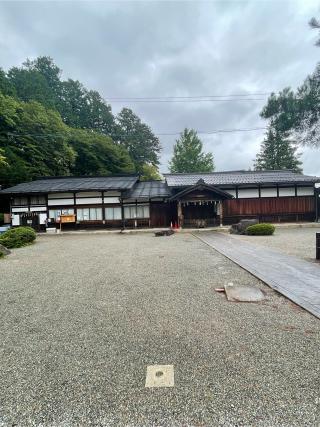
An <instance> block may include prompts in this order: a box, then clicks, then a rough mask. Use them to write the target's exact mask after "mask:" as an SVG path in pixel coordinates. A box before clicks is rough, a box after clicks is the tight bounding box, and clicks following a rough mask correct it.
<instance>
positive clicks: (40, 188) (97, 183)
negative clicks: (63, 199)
mask: <svg viewBox="0 0 320 427" xmlns="http://www.w3.org/2000/svg"><path fill="white" fill-rule="evenodd" d="M137 180H138V176H137V175H123V176H120V175H119V176H99V177H59V178H44V179H38V180H36V181H31V182H23V183H22V184H18V185H16V186H14V187H10V188H6V189H5V190H2V191H1V192H0V194H1V193H2V194H13V193H16V194H17V193H49V192H52V193H53V192H57V193H63V192H67V191H89V190H96V191H98V190H101V191H103V190H129V189H131V188H132V187H133V186H134V184H135V183H136V182H137Z"/></svg>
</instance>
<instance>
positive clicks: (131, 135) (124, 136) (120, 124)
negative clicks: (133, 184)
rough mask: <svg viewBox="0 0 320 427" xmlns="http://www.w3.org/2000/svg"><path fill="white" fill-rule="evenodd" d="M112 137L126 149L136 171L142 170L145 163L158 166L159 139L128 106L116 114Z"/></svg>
mask: <svg viewBox="0 0 320 427" xmlns="http://www.w3.org/2000/svg"><path fill="white" fill-rule="evenodd" d="M114 137H115V140H117V141H118V142H119V144H121V145H122V146H124V147H125V148H126V149H127V150H128V152H129V154H130V156H131V157H132V159H133V161H134V164H135V166H136V169H137V171H138V172H142V171H143V165H144V164H146V163H147V164H151V165H153V166H158V164H159V153H160V149H161V148H160V141H159V139H158V138H157V137H156V136H155V135H154V134H153V133H152V131H151V129H150V127H149V126H147V125H146V124H145V123H143V122H142V121H141V120H140V118H139V117H138V116H137V115H136V114H134V112H133V111H132V110H130V109H129V108H123V109H122V110H121V112H120V113H119V114H118V116H117V118H116V127H115V134H114Z"/></svg>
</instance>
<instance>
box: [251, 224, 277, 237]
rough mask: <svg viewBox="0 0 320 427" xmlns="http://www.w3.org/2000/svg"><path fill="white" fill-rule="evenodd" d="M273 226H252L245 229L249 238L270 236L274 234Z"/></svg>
mask: <svg viewBox="0 0 320 427" xmlns="http://www.w3.org/2000/svg"><path fill="white" fill-rule="evenodd" d="M274 230H275V226H274V225H272V224H264V223H261V224H254V225H250V226H249V227H248V228H247V229H246V234H249V236H271V235H272V234H273V233H274Z"/></svg>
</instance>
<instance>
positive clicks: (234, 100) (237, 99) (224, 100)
mask: <svg viewBox="0 0 320 427" xmlns="http://www.w3.org/2000/svg"><path fill="white" fill-rule="evenodd" d="M108 100H109V101H110V98H109V99H108ZM265 100H266V99H265V98H219V99H217V98H212V99H137V100H134V99H124V100H121V101H120V100H112V103H128V104H140V103H155V104H157V103H163V102H165V103H170V104H173V103H176V102H178V103H182V104H184V103H189V102H238V101H265Z"/></svg>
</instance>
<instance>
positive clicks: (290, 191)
mask: <svg viewBox="0 0 320 427" xmlns="http://www.w3.org/2000/svg"><path fill="white" fill-rule="evenodd" d="M295 195H296V192H295V188H294V187H284V188H282V187H279V196H280V197H288V196H295Z"/></svg>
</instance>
